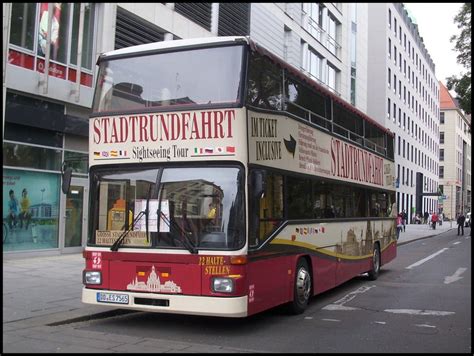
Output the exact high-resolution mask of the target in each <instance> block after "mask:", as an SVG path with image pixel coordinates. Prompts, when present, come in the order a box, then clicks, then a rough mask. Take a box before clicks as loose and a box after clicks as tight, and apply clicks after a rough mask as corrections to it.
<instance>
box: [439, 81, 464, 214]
mask: <svg viewBox="0 0 474 356" xmlns="http://www.w3.org/2000/svg"><path fill="white" fill-rule="evenodd" d="M440 94H441V95H440V97H441V100H440V108H441V112H440V148H439V161H440V167H439V184H440V190H441V191H442V192H443V197H445V198H446V199H442V201H441V202H440V206H441V209H442V212H443V213H444V214H445V216H446V217H447V218H449V219H456V217H457V214H458V213H459V212H461V211H462V212H463V213H464V215H465V214H466V213H467V212H470V211H471V209H472V200H471V196H472V189H471V149H472V147H471V120H470V115H469V116H467V115H465V114H464V113H463V111H462V110H461V109H460V107H459V105H458V103H457V102H456V100H454V99H453V97H452V96H451V94H450V93H449V91H448V89H447V88H446V87H445V86H444V85H443V84H442V83H440Z"/></svg>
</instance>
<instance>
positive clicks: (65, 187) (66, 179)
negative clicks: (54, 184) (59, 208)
mask: <svg viewBox="0 0 474 356" xmlns="http://www.w3.org/2000/svg"><path fill="white" fill-rule="evenodd" d="M62 176H63V184H62V186H61V189H62V191H63V193H64V194H67V193H68V192H69V187H70V186H71V178H72V168H71V167H68V168H66V169H63V173H62Z"/></svg>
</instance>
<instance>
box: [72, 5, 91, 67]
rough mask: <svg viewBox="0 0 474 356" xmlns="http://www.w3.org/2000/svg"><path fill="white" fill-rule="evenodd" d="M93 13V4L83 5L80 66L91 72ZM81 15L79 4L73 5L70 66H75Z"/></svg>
mask: <svg viewBox="0 0 474 356" xmlns="http://www.w3.org/2000/svg"><path fill="white" fill-rule="evenodd" d="M94 11H95V6H93V4H84V25H83V26H84V27H83V37H82V59H81V66H82V67H84V68H87V69H91V70H92V66H93V65H95V62H93V59H94V58H95V54H94V53H93V49H94V25H95V24H94V18H95V16H94ZM80 13H81V4H80V3H75V4H73V23H72V37H71V64H76V65H77V45H78V40H79V18H80V16H79V15H80Z"/></svg>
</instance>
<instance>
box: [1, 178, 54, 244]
mask: <svg viewBox="0 0 474 356" xmlns="http://www.w3.org/2000/svg"><path fill="white" fill-rule="evenodd" d="M59 184H60V176H59V175H58V174H51V173H42V172H28V171H20V170H13V169H5V170H4V171H3V211H4V214H3V226H4V231H3V233H4V237H3V238H4V240H3V251H4V252H5V251H23V250H39V249H50V248H58V226H59Z"/></svg>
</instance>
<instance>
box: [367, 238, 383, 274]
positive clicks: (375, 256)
mask: <svg viewBox="0 0 474 356" xmlns="http://www.w3.org/2000/svg"><path fill="white" fill-rule="evenodd" d="M368 273H369V279H370V280H371V281H375V280H376V279H377V277H378V276H379V273H380V247H379V244H375V245H374V251H373V253H372V268H371V269H370V271H369V272H368Z"/></svg>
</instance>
